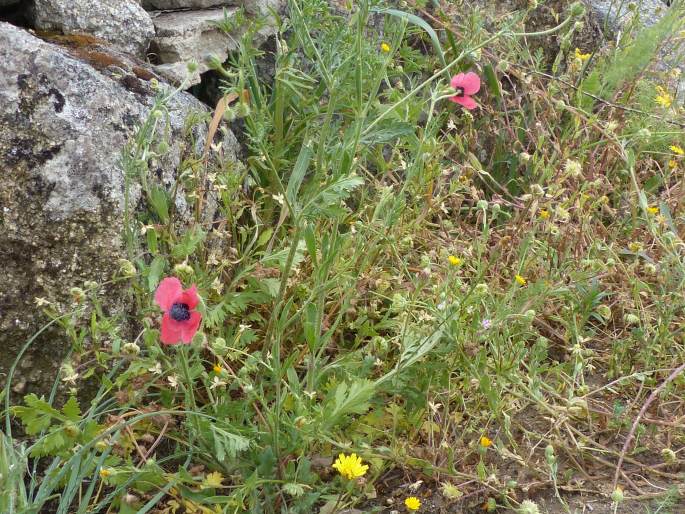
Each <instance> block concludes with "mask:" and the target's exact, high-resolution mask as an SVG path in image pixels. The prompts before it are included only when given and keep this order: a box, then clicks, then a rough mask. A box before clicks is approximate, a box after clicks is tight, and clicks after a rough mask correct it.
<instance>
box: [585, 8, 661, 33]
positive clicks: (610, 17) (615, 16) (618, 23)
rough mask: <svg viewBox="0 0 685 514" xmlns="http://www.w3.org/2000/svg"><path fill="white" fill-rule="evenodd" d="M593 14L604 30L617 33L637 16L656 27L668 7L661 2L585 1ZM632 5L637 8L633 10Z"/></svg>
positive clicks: (648, 24)
mask: <svg viewBox="0 0 685 514" xmlns="http://www.w3.org/2000/svg"><path fill="white" fill-rule="evenodd" d="M585 3H586V5H587V6H588V8H589V9H590V11H591V13H592V14H593V15H594V17H595V18H596V19H597V22H598V23H599V24H600V25H602V26H603V28H604V29H605V30H606V31H608V32H610V33H615V32H617V31H619V30H622V29H623V28H624V27H625V26H626V25H628V24H629V23H631V22H632V21H633V19H634V18H635V16H638V17H639V21H640V22H641V23H642V24H644V25H646V26H648V27H649V26H651V25H654V24H655V23H656V22H657V21H659V20H660V19H661V17H662V16H663V15H664V12H665V11H666V9H667V8H668V6H667V5H666V4H665V3H664V2H662V1H661V0H636V1H631V2H626V1H618V0H585ZM631 4H634V5H635V6H636V8H635V9H632V8H631Z"/></svg>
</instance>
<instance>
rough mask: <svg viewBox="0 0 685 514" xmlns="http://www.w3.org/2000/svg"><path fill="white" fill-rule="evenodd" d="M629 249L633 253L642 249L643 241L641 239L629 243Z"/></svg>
mask: <svg viewBox="0 0 685 514" xmlns="http://www.w3.org/2000/svg"><path fill="white" fill-rule="evenodd" d="M628 249H629V250H630V251H631V252H633V253H638V252H640V251H642V243H640V242H639V241H633V242H632V243H630V244H629V245H628Z"/></svg>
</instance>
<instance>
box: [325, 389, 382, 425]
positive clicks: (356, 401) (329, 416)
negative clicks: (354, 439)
mask: <svg viewBox="0 0 685 514" xmlns="http://www.w3.org/2000/svg"><path fill="white" fill-rule="evenodd" d="M375 392H376V387H375V384H374V383H373V382H371V381H370V380H366V379H362V380H355V381H354V382H352V383H351V384H349V385H348V384H347V383H346V382H343V383H341V384H338V387H336V389H335V393H334V394H333V397H332V398H330V399H329V400H328V405H329V406H330V404H332V408H330V407H329V408H326V409H324V420H323V421H324V426H325V427H328V428H331V427H333V426H335V425H336V424H337V423H339V422H340V420H341V419H342V418H343V417H344V416H347V415H349V414H363V413H364V412H366V411H367V410H368V409H369V407H370V405H369V400H370V399H371V397H372V396H373V395H374V393H375Z"/></svg>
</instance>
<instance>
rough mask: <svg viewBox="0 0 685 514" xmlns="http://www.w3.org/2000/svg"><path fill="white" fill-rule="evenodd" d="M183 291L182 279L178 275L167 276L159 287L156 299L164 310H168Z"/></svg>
mask: <svg viewBox="0 0 685 514" xmlns="http://www.w3.org/2000/svg"><path fill="white" fill-rule="evenodd" d="M182 292H183V286H182V285H181V281H180V280H179V279H177V278H176V277H167V278H165V279H164V280H162V281H161V282H160V284H159V287H157V292H155V301H156V302H157V305H159V307H160V308H161V309H162V310H163V311H168V310H169V309H171V306H172V305H173V304H174V301H175V300H176V298H178V297H179V296H180V295H181V293H182Z"/></svg>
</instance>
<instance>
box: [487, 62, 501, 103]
mask: <svg viewBox="0 0 685 514" xmlns="http://www.w3.org/2000/svg"><path fill="white" fill-rule="evenodd" d="M483 75H484V76H485V83H486V84H487V85H488V89H489V90H490V92H491V93H492V95H493V96H494V97H495V98H497V99H498V100H499V99H501V98H502V89H501V88H500V84H499V80H497V74H496V73H495V68H493V67H492V64H486V65H485V66H484V67H483Z"/></svg>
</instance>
